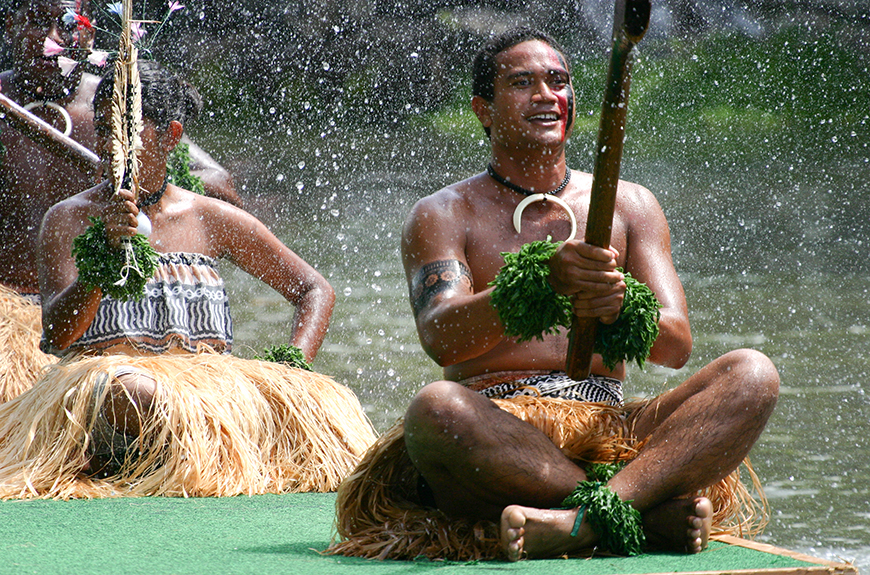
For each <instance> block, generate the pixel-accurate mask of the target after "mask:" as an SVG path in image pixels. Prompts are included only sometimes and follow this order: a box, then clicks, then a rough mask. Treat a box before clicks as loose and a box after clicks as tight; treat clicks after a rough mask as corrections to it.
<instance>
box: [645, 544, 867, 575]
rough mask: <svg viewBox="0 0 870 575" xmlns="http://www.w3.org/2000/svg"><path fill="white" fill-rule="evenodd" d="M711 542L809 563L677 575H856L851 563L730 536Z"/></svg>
mask: <svg viewBox="0 0 870 575" xmlns="http://www.w3.org/2000/svg"><path fill="white" fill-rule="evenodd" d="M711 540H714V541H720V542H722V543H726V544H728V545H736V546H738V547H745V548H746V549H752V550H754V551H760V552H762V553H770V554H772V555H780V556H782V557H788V558H790V559H794V560H795V561H802V562H804V563H809V565H807V566H806V567H803V566H793V567H782V568H769V569H733V570H720V571H680V572H679V575H858V568H857V567H855V566H854V565H852V564H851V563H836V562H834V561H827V560H825V559H819V558H818V557H811V556H809V555H804V554H803V553H798V552H796V551H790V550H788V549H782V548H779V547H774V546H773V545H768V544H766V543H758V542H756V541H749V540H747V539H741V538H740V537H734V536H731V535H715V536H713V537H711ZM646 575H675V574H674V573H648V574H646Z"/></svg>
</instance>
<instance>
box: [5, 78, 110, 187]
mask: <svg viewBox="0 0 870 575" xmlns="http://www.w3.org/2000/svg"><path fill="white" fill-rule="evenodd" d="M0 112H2V113H3V114H4V115H5V120H6V121H7V122H8V123H9V124H10V125H11V126H13V127H14V128H15V129H16V130H18V131H19V132H21V133H22V134H24V135H25V136H27V137H28V138H30V139H31V140H33V141H34V142H36V143H37V144H39V145H41V146H43V147H44V148H45V149H46V150H48V151H49V152H51V153H52V154H55V155H57V156H60V157H61V158H63V159H64V160H67V161H68V162H69V163H71V164H72V165H73V166H75V168H76V169H77V170H79V171H80V172H83V173H85V174H87V175H89V176H94V177H96V175H97V173H98V172H99V170H100V158H98V157H97V155H96V154H95V153H93V152H92V151H90V150H89V149H87V148H86V147H84V146H83V145H81V144H79V143H78V142H76V141H75V140H73V139H72V138H70V137H69V136H64V135H63V133H62V132H61V131H60V130H57V129H56V128H55V127H54V126H52V125H51V124H48V123H47V122H45V121H43V120H42V118H38V117H37V116H35V115H33V114H31V113H30V112H29V111H27V110H25V109H24V107H23V106H20V105H18V104H17V103H16V102H14V101H13V100H11V99H10V98H9V97H8V96H6V95H5V94H0Z"/></svg>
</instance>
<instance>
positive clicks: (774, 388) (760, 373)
mask: <svg viewBox="0 0 870 575" xmlns="http://www.w3.org/2000/svg"><path fill="white" fill-rule="evenodd" d="M720 360H721V361H722V366H721V368H720V369H722V370H724V371H725V372H726V373H727V374H728V379H729V380H730V381H731V382H732V391H733V392H735V393H734V396H735V397H736V398H737V399H738V400H741V399H742V400H743V401H744V402H745V403H746V404H747V405H748V406H754V407H755V408H756V409H758V410H759V412H762V413H767V414H769V413H770V412H771V411H773V407H774V406H775V405H776V400H777V398H778V397H779V372H778V371H777V370H776V366H775V365H774V364H773V362H772V361H771V360H770V358H769V357H767V356H766V355H764V354H763V353H761V352H758V351H755V350H752V349H739V350H735V351H732V352H730V353H728V354H726V355H724V356H722V357H721V358H720Z"/></svg>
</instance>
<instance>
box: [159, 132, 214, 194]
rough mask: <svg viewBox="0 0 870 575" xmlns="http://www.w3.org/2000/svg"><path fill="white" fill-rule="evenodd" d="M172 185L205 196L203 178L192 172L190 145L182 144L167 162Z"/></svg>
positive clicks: (171, 153)
mask: <svg viewBox="0 0 870 575" xmlns="http://www.w3.org/2000/svg"><path fill="white" fill-rule="evenodd" d="M166 175H167V176H168V178H169V181H170V183H172V184H175V185H176V186H178V187H179V188H183V189H185V190H187V191H189V192H193V193H195V194H199V195H204V194H205V186H204V185H203V183H202V178H200V177H199V176H197V175H196V174H194V173H193V172H191V171H190V145H188V144H186V143H184V142H182V143H180V144H178V145H177V146H175V148H174V149H173V150H172V152H170V154H169V158H168V160H167V162H166Z"/></svg>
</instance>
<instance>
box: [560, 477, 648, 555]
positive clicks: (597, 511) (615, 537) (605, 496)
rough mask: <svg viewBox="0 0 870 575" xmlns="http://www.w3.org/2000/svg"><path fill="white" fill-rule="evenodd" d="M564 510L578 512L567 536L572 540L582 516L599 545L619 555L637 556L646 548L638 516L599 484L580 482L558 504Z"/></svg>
mask: <svg viewBox="0 0 870 575" xmlns="http://www.w3.org/2000/svg"><path fill="white" fill-rule="evenodd" d="M562 507H563V508H565V509H573V508H575V507H578V508H579V511H578V512H577V520H576V522H575V523H574V530H573V531H571V536H572V537H576V536H577V531H578V529H579V528H580V524H581V523H582V522H583V517H584V515H585V516H586V517H587V518H588V519H589V525H590V526H591V527H592V530H593V531H594V532H595V534H596V535H598V537H599V539H600V541H601V545H602V546H604V547H605V548H607V549H609V550H610V551H612V552H613V553H617V554H619V555H628V556H631V555H641V554H643V549H644V546H645V545H646V536H645V535H644V533H643V523H642V520H641V516H640V512H639V511H638V510H637V509H635V508H634V507H632V506H631V502H629V501H622V500H621V499H620V498H619V496H618V495H617V494H616V493H614V492H613V491H611V490H610V488H609V487H607V485H606V484H604V483H601V482H600V481H581V482H580V483H578V484H577V488H576V489H574V492H573V493H571V495H569V496H568V497H566V498H565V500H564V501H563V502H562Z"/></svg>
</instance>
